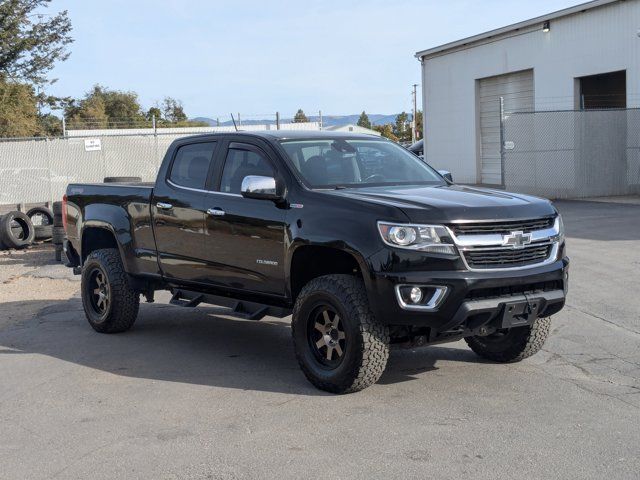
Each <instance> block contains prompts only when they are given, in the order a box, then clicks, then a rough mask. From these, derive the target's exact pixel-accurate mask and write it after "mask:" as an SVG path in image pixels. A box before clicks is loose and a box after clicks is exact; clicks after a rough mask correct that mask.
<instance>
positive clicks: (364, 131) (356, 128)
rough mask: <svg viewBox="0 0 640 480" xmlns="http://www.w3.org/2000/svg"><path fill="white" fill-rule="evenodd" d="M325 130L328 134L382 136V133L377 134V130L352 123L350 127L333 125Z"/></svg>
mask: <svg viewBox="0 0 640 480" xmlns="http://www.w3.org/2000/svg"><path fill="white" fill-rule="evenodd" d="M323 130H326V131H328V132H347V133H349V132H351V133H362V134H365V135H377V136H380V132H376V131H375V130H372V129H370V128H366V127H361V126H360V125H353V124H352V123H350V124H348V125H332V126H330V127H324V128H323Z"/></svg>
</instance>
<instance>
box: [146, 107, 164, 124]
mask: <svg viewBox="0 0 640 480" xmlns="http://www.w3.org/2000/svg"><path fill="white" fill-rule="evenodd" d="M145 117H147V120H153V118H154V117H155V119H156V122H159V121H160V120H162V110H160V109H159V108H158V107H151V108H150V109H149V110H148V111H147V113H146V114H145Z"/></svg>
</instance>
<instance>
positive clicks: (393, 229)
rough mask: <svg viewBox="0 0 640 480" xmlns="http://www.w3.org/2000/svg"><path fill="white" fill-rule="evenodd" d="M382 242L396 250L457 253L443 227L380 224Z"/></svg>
mask: <svg viewBox="0 0 640 480" xmlns="http://www.w3.org/2000/svg"><path fill="white" fill-rule="evenodd" d="M378 231H379V232H380V236H382V241H383V242H384V243H386V244H387V245H391V246H392V247H396V248H406V249H409V250H419V251H421V252H431V253H448V254H454V255H455V253H456V250H455V247H454V246H453V245H452V241H451V237H450V235H449V232H448V230H447V229H446V228H445V227H443V226H442V225H404V224H394V223H386V222H378Z"/></svg>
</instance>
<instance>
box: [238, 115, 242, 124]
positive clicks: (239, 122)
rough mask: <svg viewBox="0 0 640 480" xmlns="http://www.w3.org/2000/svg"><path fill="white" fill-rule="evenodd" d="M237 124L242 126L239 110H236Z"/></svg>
mask: <svg viewBox="0 0 640 480" xmlns="http://www.w3.org/2000/svg"><path fill="white" fill-rule="evenodd" d="M238 125H239V126H242V121H240V112H238Z"/></svg>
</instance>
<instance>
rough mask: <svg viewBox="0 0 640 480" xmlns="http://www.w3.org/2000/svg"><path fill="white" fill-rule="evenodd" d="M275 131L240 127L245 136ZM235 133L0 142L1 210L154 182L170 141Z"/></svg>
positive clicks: (187, 131)
mask: <svg viewBox="0 0 640 480" xmlns="http://www.w3.org/2000/svg"><path fill="white" fill-rule="evenodd" d="M279 127H280V129H283V130H285V129H286V130H291V129H296V130H319V129H320V126H319V124H318V123H315V122H309V123H296V124H281V125H279ZM271 129H273V130H275V129H276V126H275V125H243V126H242V130H244V131H257V130H271ZM221 131H235V128H234V127H233V126H231V127H228V126H223V127H200V128H198V127H196V128H171V129H169V128H166V129H164V128H163V129H157V130H154V129H146V128H142V129H137V130H91V131H73V130H69V131H67V136H65V137H56V138H28V139H27V138H21V139H0V205H17V204H34V203H45V202H51V201H56V200H60V199H61V198H62V196H63V195H64V193H65V191H66V188H67V185H68V184H69V183H74V182H80V183H95V182H102V181H103V179H104V178H105V177H141V178H142V180H143V181H147V182H151V181H154V180H155V177H156V172H157V170H158V167H159V166H160V163H161V162H162V159H163V157H164V155H165V153H166V151H167V149H168V148H169V145H171V142H173V141H174V140H176V139H178V138H181V137H184V136H187V135H193V134H198V133H211V132H221Z"/></svg>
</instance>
